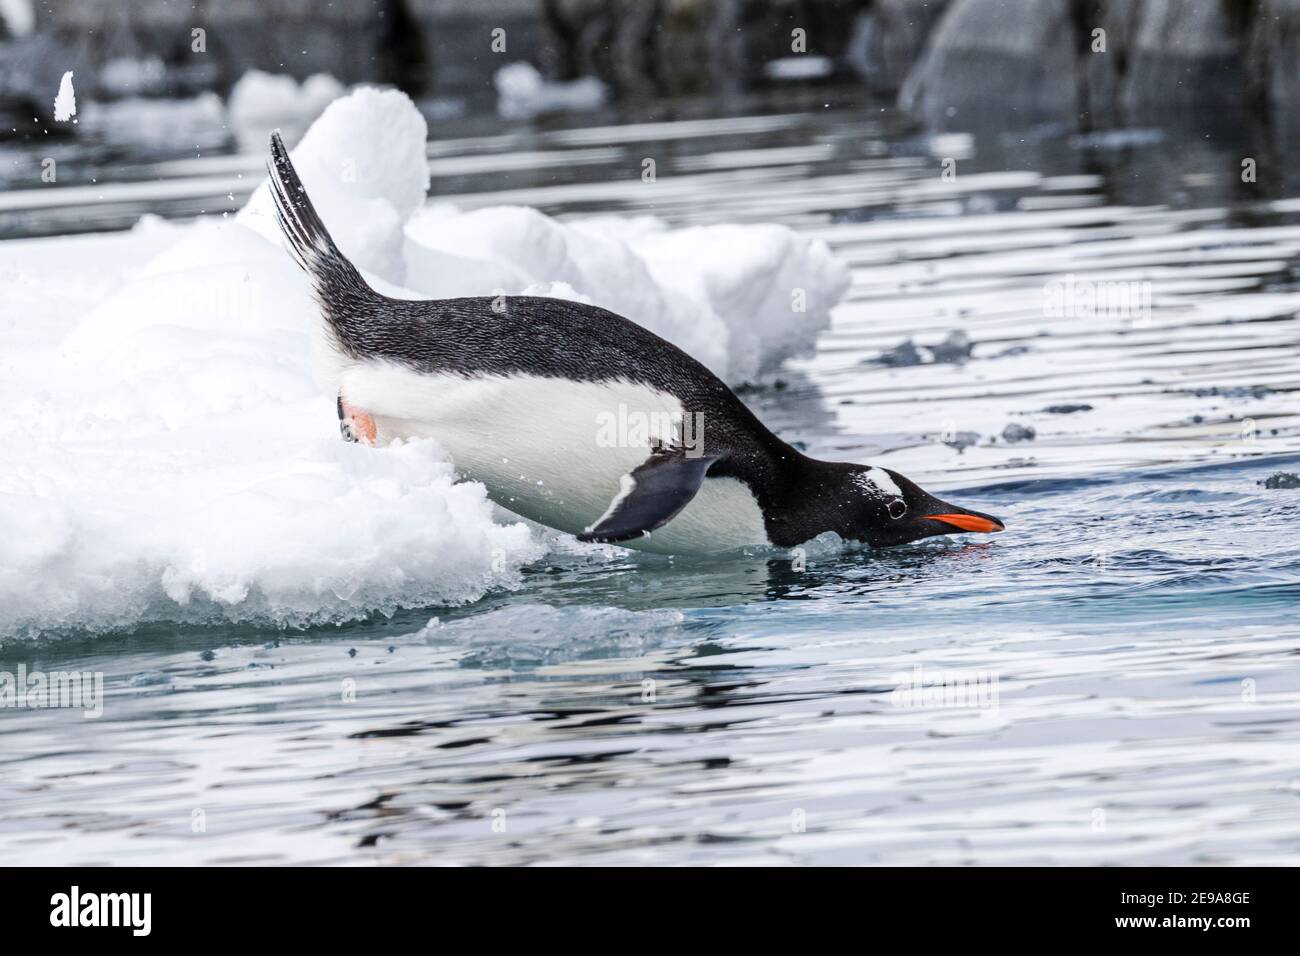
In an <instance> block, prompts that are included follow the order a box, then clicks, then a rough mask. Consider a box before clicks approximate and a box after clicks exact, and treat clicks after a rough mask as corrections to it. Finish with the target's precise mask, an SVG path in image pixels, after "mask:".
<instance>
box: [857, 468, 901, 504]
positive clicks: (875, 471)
mask: <svg viewBox="0 0 1300 956" xmlns="http://www.w3.org/2000/svg"><path fill="white" fill-rule="evenodd" d="M857 483H858V485H860V486H861V488H862V490H863V491H867V492H871V493H874V494H875V495H877V496H878V497H881V498H902V497H903V489H902V488H900V487H898V483H897V482H895V481H894V479H893V478H892V477H890V474H889V472H887V471H885V469H883V468H868V469H867V470H866V471H864V472H861V473H859V474H858V475H857Z"/></svg>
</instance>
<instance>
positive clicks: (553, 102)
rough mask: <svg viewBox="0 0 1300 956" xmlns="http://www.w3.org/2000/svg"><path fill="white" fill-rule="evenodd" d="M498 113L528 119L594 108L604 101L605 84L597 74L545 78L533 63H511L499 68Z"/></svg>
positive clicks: (495, 82)
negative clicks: (558, 80)
mask: <svg viewBox="0 0 1300 956" xmlns="http://www.w3.org/2000/svg"><path fill="white" fill-rule="evenodd" d="M492 82H493V83H494V84H495V85H496V88H497V112H498V113H500V114H501V115H502V116H504V117H505V118H506V119H529V118H531V117H533V116H538V115H540V114H542V113H559V112H577V111H582V110H594V109H597V108H598V107H600V106H601V105H602V104H603V103H604V102H605V84H604V83H602V82H601V81H600V80H598V79H597V78H596V77H594V76H584V77H581V78H579V79H576V80H572V81H570V82H567V83H556V82H552V81H550V80H547V79H545V78H544V77H543V76H542V74H541V73H539V72H538V71H537V67H535V66H533V65H532V64H531V63H522V62H521V63H510V64H507V65H506V66H503V67H501V69H499V70H497V72H496V76H494V77H493V78H492Z"/></svg>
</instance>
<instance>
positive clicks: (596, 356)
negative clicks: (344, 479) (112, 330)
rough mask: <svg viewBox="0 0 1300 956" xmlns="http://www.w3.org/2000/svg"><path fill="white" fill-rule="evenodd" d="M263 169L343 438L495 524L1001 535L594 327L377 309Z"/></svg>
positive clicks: (659, 546) (508, 300) (700, 534)
mask: <svg viewBox="0 0 1300 956" xmlns="http://www.w3.org/2000/svg"><path fill="white" fill-rule="evenodd" d="M268 170H269V173H270V191H271V195H272V198H273V199H274V203H275V210H276V218H277V221H278V222H279V225H280V229H281V230H282V231H283V233H284V237H285V240H286V246H287V249H288V251H289V253H290V254H291V255H292V257H293V258H294V259H295V260H296V261H297V263H298V265H299V266H300V267H301V268H302V269H303V270H304V271H305V272H306V273H307V275H308V277H309V279H310V281H311V284H312V288H313V293H314V297H315V299H316V301H317V303H318V304H319V306H320V311H321V315H322V318H323V320H324V321H323V322H321V323H320V326H319V332H320V335H321V336H322V337H323V342H321V343H320V344H321V345H323V346H324V348H323V349H319V350H318V353H317V354H318V355H324V356H325V362H324V370H323V373H322V374H323V376H324V378H325V380H326V381H327V382H328V383H329V384H330V387H332V388H334V389H335V390H336V395H337V402H336V407H337V412H338V417H339V423H340V429H341V431H342V434H343V437H344V438H345V439H348V440H350V441H355V442H359V443H362V444H367V445H383V444H388V443H390V442H392V441H394V440H399V439H412V438H432V439H434V440H435V441H436V442H437V443H438V444H439V445H440V446H441V448H442V449H443V450H444V451H445V452H446V453H447V454H448V455H449V457H450V458H451V461H452V464H453V466H454V467H455V469H456V472H457V474H458V475H459V476H460V477H462V478H465V479H470V480H474V481H478V482H481V483H482V484H483V485H484V486H485V487H486V488H487V493H488V496H489V497H490V498H491V499H492V500H493V501H494V502H496V503H497V504H499V505H501V506H502V507H503V508H505V509H506V510H508V511H511V512H513V513H515V514H517V515H522V516H524V517H526V518H529V519H532V520H533V521H536V522H539V523H541V524H543V525H547V526H549V527H552V528H555V529H558V530H560V531H564V532H569V533H571V534H574V535H576V536H577V537H578V539H579V540H581V541H587V542H602V543H608V544H618V545H622V546H624V547H628V548H636V549H641V550H645V551H653V552H659V553H665V554H698V553H716V552H723V551H730V550H735V549H739V548H746V547H752V546H760V547H761V546H766V547H776V548H791V547H795V546H797V545H799V544H802V543H804V542H806V541H809V540H810V539H812V538H814V537H816V536H818V535H820V534H822V533H824V532H828V531H830V532H835V533H836V534H838V535H839V536H840V537H841V538H843V539H844V540H846V541H856V542H865V543H866V544H868V545H870V546H872V547H887V546H891V545H900V544H905V543H907V542H911V541H916V540H919V539H921V538H928V537H932V536H935V535H942V534H955V533H958V532H997V531H1002V530H1003V528H1004V526H1003V523H1002V522H1001V521H999V520H998V519H997V518H994V517H992V516H990V515H987V514H982V513H980V512H978V511H970V510H967V509H965V508H960V507H957V506H955V505H950V504H947V503H946V502H944V501H941V500H940V499H938V498H936V497H935V496H933V495H931V494H929V493H928V492H926V491H924V490H923V489H921V488H920V487H919V486H918V485H917V484H916V483H915V482H912V481H910V480H909V479H907V478H906V477H904V476H903V475H901V474H899V473H898V472H896V471H892V470H890V469H888V468H882V467H878V466H873V465H863V464H853V463H848V462H831V461H819V460H816V459H813V458H810V457H808V456H806V455H804V454H802V453H801V452H799V451H798V450H796V449H795V448H793V447H791V446H790V445H789V444H788V443H787V442H785V441H783V440H781V439H780V438H778V437H777V436H776V435H774V434H773V433H772V432H771V431H769V430H768V429H767V428H766V427H765V426H764V425H763V423H762V422H761V421H759V419H758V418H757V417H756V416H755V415H754V413H753V412H752V411H750V409H749V408H748V407H747V406H746V405H745V404H744V403H743V402H741V401H740V399H739V398H737V397H736V395H735V393H734V392H732V390H731V389H730V388H728V387H727V385H726V384H724V383H723V382H722V381H721V380H720V379H719V378H718V377H717V376H715V375H714V374H713V373H712V372H710V371H709V370H708V369H706V368H705V367H704V366H703V365H701V364H700V363H699V362H697V361H695V360H694V359H692V358H691V357H690V356H689V355H687V354H686V353H685V352H683V351H682V350H681V349H679V348H677V347H676V346H674V345H672V344H671V343H669V342H667V341H665V340H664V339H662V338H660V337H659V336H657V335H655V334H654V333H652V332H650V331H649V330H647V329H644V328H642V327H641V326H639V325H637V324H636V323H635V322H632V321H630V320H628V319H626V318H623V317H622V316H619V315H616V314H614V313H613V312H610V311H607V310H606V309H602V308H598V307H597V306H593V305H586V304H584V303H580V302H572V301H568V300H564V299H553V298H546V297H541V296H527V295H501V296H495V297H492V296H482V297H472V298H450V299H429V300H408V299H394V298H389V297H387V296H384V295H381V294H379V293H378V292H376V291H375V290H374V289H373V288H371V286H370V285H369V284H368V283H367V282H366V281H365V280H364V279H363V278H362V276H361V274H360V272H358V270H357V269H356V267H355V266H353V265H352V263H351V262H350V261H348V259H347V258H346V257H345V256H344V255H343V254H342V253H341V252H340V251H339V249H338V247H337V246H336V245H335V244H334V240H333V239H332V238H331V237H330V234H329V232H328V231H327V230H326V228H325V225H324V223H323V222H322V221H321V219H320V216H319V215H318V214H317V212H316V210H315V208H314V207H313V205H312V202H311V200H310V199H309V198H308V196H307V192H306V190H305V189H304V187H303V184H302V181H301V180H300V179H299V178H298V174H297V172H296V171H295V170H294V167H293V163H292V162H291V161H290V158H289V154H288V152H287V150H286V149H285V147H284V143H283V141H282V140H281V138H280V135H279V133H278V132H276V133H273V134H272V135H271V155H270V161H269V163H268ZM413 520H415V519H413Z"/></svg>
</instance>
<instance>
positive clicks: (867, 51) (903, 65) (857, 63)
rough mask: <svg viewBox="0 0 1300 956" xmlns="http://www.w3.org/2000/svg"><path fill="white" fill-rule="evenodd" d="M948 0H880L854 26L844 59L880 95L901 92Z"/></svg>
mask: <svg viewBox="0 0 1300 956" xmlns="http://www.w3.org/2000/svg"><path fill="white" fill-rule="evenodd" d="M947 6H948V0H876V2H875V3H872V4H871V5H869V6H868V7H867V8H866V9H865V10H863V11H862V12H861V13H859V14H858V17H857V19H856V20H855V21H854V23H853V33H852V35H851V36H850V37H849V43H848V48H847V49H846V50H845V52H844V59H845V61H846V62H847V63H848V65H849V67H850V68H851V69H852V70H853V71H854V72H855V73H857V74H858V76H860V77H861V78H862V81H863V83H865V84H866V85H867V88H868V89H870V90H872V91H873V92H876V93H897V92H898V90H899V88H900V87H901V86H902V85H903V82H904V80H906V79H907V74H908V71H910V70H911V69H912V66H913V65H914V64H915V63H916V61H917V60H918V59H920V57H921V52H922V50H923V49H924V48H925V41H926V40H927V39H928V37H929V36H930V33H931V31H932V30H933V29H934V26H935V24H936V23H938V21H939V17H940V16H942V15H943V11H944V10H945V9H946V8H947Z"/></svg>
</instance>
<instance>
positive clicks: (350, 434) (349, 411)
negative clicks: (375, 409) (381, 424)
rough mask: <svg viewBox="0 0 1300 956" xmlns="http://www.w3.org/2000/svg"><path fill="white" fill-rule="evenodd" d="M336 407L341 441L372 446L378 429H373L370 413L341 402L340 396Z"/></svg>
mask: <svg viewBox="0 0 1300 956" xmlns="http://www.w3.org/2000/svg"><path fill="white" fill-rule="evenodd" d="M338 407H339V431H340V432H342V433H343V440H344V441H354V442H360V443H361V444H363V445H374V443H375V436H376V435H377V434H378V429H376V428H375V420H374V419H373V418H372V417H371V416H370V413H369V412H367V411H366V410H365V409H361V408H357V407H356V406H355V405H349V404H348V403H347V402H345V401H344V400H343V396H342V395H340V396H339V402H338Z"/></svg>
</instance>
